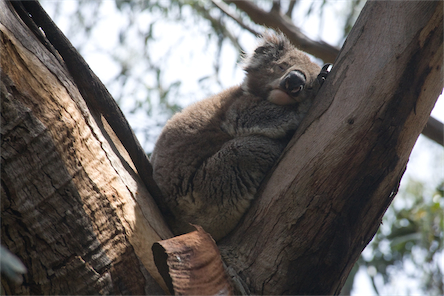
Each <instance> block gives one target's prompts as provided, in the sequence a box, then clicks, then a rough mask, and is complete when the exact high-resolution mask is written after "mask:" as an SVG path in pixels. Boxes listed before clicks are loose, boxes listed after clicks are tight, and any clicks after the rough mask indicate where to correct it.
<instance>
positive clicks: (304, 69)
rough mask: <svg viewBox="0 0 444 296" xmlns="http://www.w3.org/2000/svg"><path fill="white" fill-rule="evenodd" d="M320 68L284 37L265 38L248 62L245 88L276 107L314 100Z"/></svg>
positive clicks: (318, 84) (269, 36)
mask: <svg viewBox="0 0 444 296" xmlns="http://www.w3.org/2000/svg"><path fill="white" fill-rule="evenodd" d="M320 70H321V68H320V67H319V66H318V65H316V64H315V63H313V62H311V61H310V58H309V57H308V56H307V55H306V54H305V53H304V52H302V51H300V50H298V49H297V48H295V47H294V46H293V45H292V44H291V43H290V41H288V39H287V38H286V37H285V36H284V35H282V34H279V35H271V34H270V35H266V36H264V38H263V40H262V43H261V44H260V45H259V46H258V47H257V48H256V49H255V51H254V53H253V54H252V55H251V56H250V57H249V58H248V59H247V60H246V65H245V71H246V72H247V75H246V78H245V80H244V82H243V84H242V88H243V89H244V90H245V91H247V92H249V93H251V94H253V95H256V96H259V97H262V98H264V99H267V100H269V101H270V102H272V103H274V104H277V105H291V104H296V103H299V102H302V101H304V100H305V99H307V98H313V97H314V95H315V94H316V92H317V90H318V88H319V86H320V83H319V81H318V80H317V76H318V74H319V73H320Z"/></svg>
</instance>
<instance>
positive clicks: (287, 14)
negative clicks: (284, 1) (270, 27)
mask: <svg viewBox="0 0 444 296" xmlns="http://www.w3.org/2000/svg"><path fill="white" fill-rule="evenodd" d="M295 5H296V0H291V1H290V3H289V4H288V9H287V12H286V13H285V15H286V16H287V17H288V18H289V19H291V15H292V14H293V8H294V6H295Z"/></svg>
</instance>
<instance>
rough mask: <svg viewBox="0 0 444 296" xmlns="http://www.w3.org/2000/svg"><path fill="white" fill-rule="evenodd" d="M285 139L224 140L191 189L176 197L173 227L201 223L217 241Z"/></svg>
mask: <svg viewBox="0 0 444 296" xmlns="http://www.w3.org/2000/svg"><path fill="white" fill-rule="evenodd" d="M284 147H285V142H283V141H278V140H273V139H269V138H266V137H263V136H256V135H254V136H245V137H238V138H234V139H232V140H230V141H228V142H226V143H225V144H224V145H223V146H222V147H221V149H220V150H219V151H217V153H215V154H214V155H212V156H211V157H209V158H208V159H206V160H205V161H204V162H203V164H202V165H201V166H200V167H199V169H198V170H197V171H196V174H195V176H194V178H193V181H192V184H193V185H192V191H190V192H189V193H188V194H187V195H186V196H181V197H178V198H177V200H176V202H177V205H178V206H177V208H176V209H177V210H179V211H180V212H179V213H175V214H176V215H175V216H176V217H180V218H179V219H180V220H177V221H176V222H175V223H174V224H175V225H174V226H173V227H175V228H176V230H178V231H179V232H186V231H188V230H190V229H189V224H188V222H191V223H194V224H198V225H201V226H202V227H203V228H204V229H205V230H206V231H207V232H209V233H210V234H211V235H212V236H213V238H214V239H216V240H218V239H220V238H222V237H224V236H225V235H227V234H228V233H229V231H231V230H232V229H233V228H234V227H235V226H236V224H237V223H238V222H239V220H240V218H241V217H242V215H243V214H244V213H245V211H246V210H247V208H248V207H249V206H250V203H251V200H252V199H253V198H254V196H255V194H256V190H257V188H258V187H259V185H260V183H261V182H262V180H263V179H264V177H265V175H266V174H267V172H268V171H269V170H270V168H271V167H272V166H273V164H274V163H275V162H276V160H277V159H278V157H279V155H280V154H281V152H282V150H283V149H284Z"/></svg>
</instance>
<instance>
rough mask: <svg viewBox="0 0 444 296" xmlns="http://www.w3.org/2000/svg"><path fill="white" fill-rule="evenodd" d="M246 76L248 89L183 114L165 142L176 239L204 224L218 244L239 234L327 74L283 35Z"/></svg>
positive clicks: (161, 175) (162, 164)
mask: <svg viewBox="0 0 444 296" xmlns="http://www.w3.org/2000/svg"><path fill="white" fill-rule="evenodd" d="M244 70H245V72H246V76H245V79H244V81H243V82H242V84H241V85H238V86H234V87H232V88H229V89H227V90H225V91H223V92H221V93H219V94H216V95H214V96H212V97H210V98H207V99H205V100H203V101H200V102H198V103H195V104H193V105H191V106H189V107H187V108H185V109H184V110H183V111H181V112H180V113H177V114H175V115H174V116H173V117H172V118H171V119H170V120H169V121H168V122H167V123H166V125H165V127H164V128H163V130H162V132H161V134H160V136H159V139H158V140H157V143H156V145H155V148H154V151H153V153H152V156H151V163H152V165H153V177H154V180H155V181H156V183H157V184H158V186H159V188H160V190H161V192H162V194H163V198H164V199H163V200H161V201H158V204H159V207H160V209H161V211H163V212H164V214H166V217H167V220H168V222H169V224H170V226H171V228H172V230H173V232H174V233H175V234H183V233H186V232H189V231H192V230H194V228H193V227H192V226H191V224H197V225H200V226H202V227H203V229H204V230H205V231H207V232H208V233H210V234H211V235H212V237H213V238H214V239H215V240H216V241H217V240H220V239H221V238H223V237H224V236H226V235H227V234H228V233H229V232H230V231H231V230H232V229H233V228H234V227H235V226H236V224H237V223H238V222H239V220H240V219H241V217H242V216H243V214H244V213H245V212H246V210H247V209H248V208H249V206H250V204H251V202H252V200H253V199H254V197H255V194H256V192H257V190H258V188H259V186H260V184H261V182H262V180H263V179H264V177H265V176H266V175H267V173H268V172H269V171H270V169H271V168H272V167H273V165H274V164H275V162H276V161H277V159H278V158H279V156H280V155H281V153H282V151H283V149H284V148H285V146H286V145H287V143H288V142H289V140H290V139H291V136H292V135H293V134H294V132H295V131H296V129H297V127H298V126H299V124H300V122H301V121H302V119H303V118H304V116H305V115H306V114H307V111H308V109H309V108H310V106H311V105H312V102H313V99H314V97H315V95H316V93H317V91H318V89H319V87H320V86H321V84H322V82H323V80H324V79H325V77H326V73H327V68H325V67H324V68H323V70H322V71H321V68H320V67H319V66H318V65H317V64H315V63H313V62H311V61H310V59H309V57H308V56H307V55H306V54H305V53H304V52H302V51H300V50H298V49H296V48H295V47H294V46H293V45H292V44H291V43H290V41H289V40H288V39H287V38H286V37H285V36H284V35H283V34H265V35H264V36H263V37H262V38H261V39H260V42H259V45H258V47H257V48H256V49H255V50H254V52H253V53H252V54H251V55H250V56H248V57H247V59H246V60H245V67H244ZM190 223H191V224H190Z"/></svg>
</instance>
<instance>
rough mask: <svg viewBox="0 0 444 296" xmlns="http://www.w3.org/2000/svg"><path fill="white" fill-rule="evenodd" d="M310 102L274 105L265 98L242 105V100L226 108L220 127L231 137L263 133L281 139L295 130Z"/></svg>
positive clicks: (309, 100)
mask: <svg viewBox="0 0 444 296" xmlns="http://www.w3.org/2000/svg"><path fill="white" fill-rule="evenodd" d="M311 104H312V100H311V99H308V100H305V101H304V102H302V103H300V104H297V105H289V106H280V105H275V104H273V103H271V102H268V101H266V100H262V101H259V102H255V103H254V104H251V106H244V102H243V101H239V103H238V104H233V106H232V107H231V108H230V109H229V110H228V112H227V115H226V118H225V120H224V122H223V123H222V125H221V127H222V128H223V129H224V130H225V132H227V133H228V134H230V135H231V136H233V137H238V136H245V135H263V136H265V137H268V138H272V139H282V138H284V137H287V136H288V135H289V133H292V132H294V131H295V130H296V128H297V127H298V126H299V124H300V122H301V121H302V119H303V118H304V117H305V115H306V113H307V112H308V109H309V108H310V106H311Z"/></svg>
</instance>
